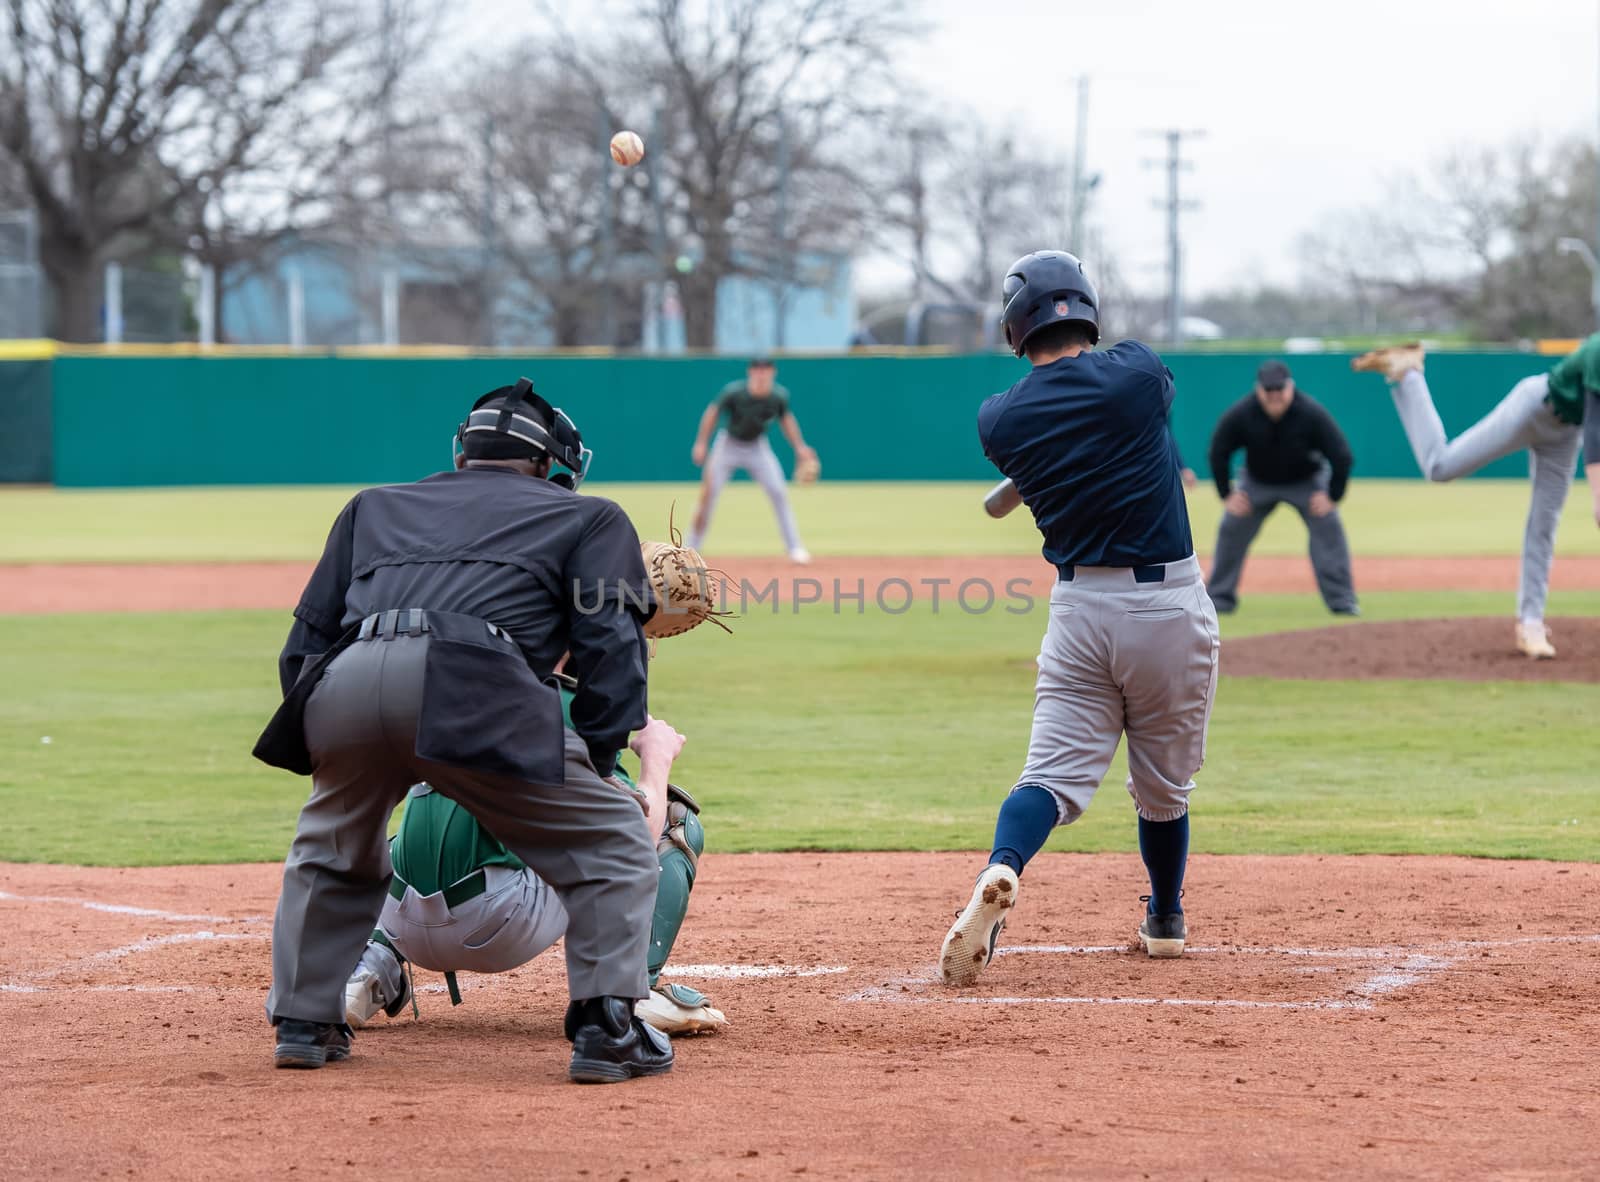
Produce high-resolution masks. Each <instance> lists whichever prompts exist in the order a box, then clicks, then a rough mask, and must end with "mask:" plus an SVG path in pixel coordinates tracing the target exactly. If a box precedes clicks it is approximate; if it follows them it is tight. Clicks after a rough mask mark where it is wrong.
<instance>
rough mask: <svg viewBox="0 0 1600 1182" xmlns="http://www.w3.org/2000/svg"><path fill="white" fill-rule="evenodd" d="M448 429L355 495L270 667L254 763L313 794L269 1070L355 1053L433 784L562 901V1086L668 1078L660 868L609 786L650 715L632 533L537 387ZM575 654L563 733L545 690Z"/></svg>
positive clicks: (286, 916)
mask: <svg viewBox="0 0 1600 1182" xmlns="http://www.w3.org/2000/svg"><path fill="white" fill-rule="evenodd" d="M456 439H457V443H458V454H457V456H456V464H455V470H454V471H451V472H443V473H439V474H438V475H435V476H430V477H428V478H427V479H425V480H421V481H418V482H417V483H415V484H401V485H391V486H386V487H380V488H371V489H367V490H365V491H364V492H360V493H358V494H356V496H355V498H354V499H352V500H351V501H350V503H349V504H347V505H346V506H345V507H344V510H343V512H341V513H340V514H339V517H338V520H336V521H335V522H334V525H333V530H332V532H331V533H330V534H329V536H328V542H327V547H326V549H325V550H324V551H323V555H322V559H321V561H320V562H319V563H318V564H317V567H316V570H315V571H314V572H313V573H312V575H311V580H310V582H309V583H308V584H307V585H306V589H305V592H304V594H303V595H302V596H301V598H300V603H299V606H297V607H296V608H295V611H294V617H295V619H294V625H293V627H292V628H291V630H290V632H289V639H288V643H287V644H285V646H284V649H283V655H282V657H281V659H280V661H279V673H280V678H281V680H282V684H283V691H284V703H283V706H282V707H281V708H280V709H279V711H278V713H277V714H276V715H275V716H274V718H273V720H272V722H271V723H270V724H269V725H268V727H267V730H266V731H265V733H263V735H262V736H261V739H260V741H259V742H258V743H257V745H256V755H257V756H258V757H259V758H261V759H263V760H264V761H266V762H267V763H270V764H272V765H274V766H276V767H283V768H287V769H289V770H291V771H296V772H300V773H301V774H309V775H310V776H311V778H312V786H311V796H310V799H309V800H308V801H307V802H306V804H305V807H304V809H303V810H302V811H301V814H300V822H299V829H298V831H297V832H296V834H295V839H294V844H293V846H292V847H291V848H290V851H289V856H288V859H287V860H286V862H285V864H284V870H283V893H282V895H281V897H280V898H279V901H278V913H277V918H276V920H275V922H274V925H273V933H272V991H271V993H270V995H269V996H268V998H267V1012H268V1014H269V1016H270V1017H271V1019H272V1023H273V1025H274V1026H275V1027H276V1028H277V1049H276V1053H275V1059H276V1062H277V1065H278V1066H280V1067H320V1066H322V1064H323V1063H324V1062H325V1061H327V1060H330V1059H334V1060H337V1059H343V1058H345V1057H346V1056H347V1055H348V1054H349V1047H350V1034H349V1030H348V1028H347V1027H345V1026H344V1025H343V1023H344V983H345V980H346V978H347V977H348V976H349V975H350V970H351V968H352V966H354V965H355V963H356V962H357V961H358V960H359V959H360V957H361V953H362V949H363V948H364V946H365V944H366V941H367V937H368V936H369V935H370V934H371V932H372V927H373V924H374V922H375V921H376V920H377V918H378V913H379V911H380V909H381V905H382V903H383V899H384V891H385V888H386V886H387V883H388V880H389V876H390V863H389V847H388V843H387V841H386V840H385V830H386V826H387V823H388V819H389V815H390V813H391V812H392V811H393V810H394V807H395V805H396V804H398V803H399V802H400V800H401V798H402V797H403V796H404V795H405V793H406V790H407V788H408V787H409V786H410V785H412V784H414V783H417V782H419V781H423V780H426V781H427V782H428V783H429V784H431V785H432V786H433V787H434V788H435V789H436V790H438V791H439V792H442V793H444V794H445V795H447V796H449V797H451V798H452V799H454V800H456V801H457V802H459V803H460V804H461V805H462V806H463V807H464V808H466V809H467V811H468V812H470V813H471V814H472V815H473V816H475V817H477V818H479V819H480V820H481V821H482V822H483V823H484V825H485V827H486V828H488V829H489V831H490V832H492V833H493V834H494V835H495V836H496V837H497V838H499V839H500V841H501V842H503V843H504V844H505V845H506V846H507V847H509V848H510V849H511V851H512V852H513V853H515V854H516V855H517V856H518V857H519V858H521V859H522V860H523V861H524V862H526V863H527V865H528V866H529V867H531V868H532V869H533V871H534V872H535V873H536V874H538V875H539V877H541V878H543V879H544V880H545V881H546V882H549V883H550V884H551V885H552V886H554V887H555V888H556V890H557V891H558V892H559V893H560V895H561V899H562V902H563V903H564V904H565V906H566V910H567V915H568V917H569V925H568V928H567V935H566V959H567V982H568V987H569V990H570V992H571V996H572V999H573V1000H572V1004H571V1006H570V1007H569V1009H568V1011H567V1022H566V1031H567V1036H568V1038H571V1039H573V1042H574V1046H573V1058H572V1065H571V1068H570V1075H571V1077H572V1078H573V1079H574V1080H578V1081H579V1082H610V1081H612V1080H621V1079H627V1078H629V1077H630V1076H635V1075H653V1074H659V1073H661V1072H664V1071H667V1070H669V1069H670V1068H671V1066H672V1048H671V1046H670V1044H668V1043H667V1041H666V1039H665V1038H664V1037H662V1036H661V1035H658V1034H656V1033H655V1031H653V1030H651V1029H650V1028H649V1027H647V1026H645V1025H644V1024H643V1023H642V1022H639V1021H638V1020H636V1019H635V1018H634V1017H633V1003H634V1001H635V1000H637V999H639V998H642V997H645V996H646V995H647V994H648V992H649V989H648V981H647V974H646V969H645V963H646V956H647V944H648V942H649V930H650V913H651V909H652V907H653V906H654V903H655V896H656V878H657V874H658V863H657V859H656V853H655V849H654V848H653V844H652V842H651V841H650V839H649V837H648V836H647V834H646V829H645V825H644V823H643V821H642V819H641V814H640V810H639V806H638V805H637V804H636V803H635V802H634V800H633V799H632V797H630V796H629V795H627V794H626V793H624V792H623V791H622V790H620V789H619V788H617V787H615V786H614V785H612V784H610V783H608V782H606V781H605V780H604V779H603V777H605V776H608V775H610V774H611V772H612V770H613V766H614V764H615V759H616V752H617V751H618V750H619V749H620V748H621V747H623V746H625V745H626V744H627V742H628V736H629V734H630V732H633V731H637V730H641V729H643V728H645V726H646V725H647V723H648V721H649V717H648V715H647V714H646V711H645V657H646V650H645V640H644V634H643V631H642V624H643V622H644V620H645V619H647V618H648V617H649V615H650V613H651V611H653V610H654V606H655V605H654V599H653V597H652V594H651V591H650V587H649V583H648V579H647V576H646V574H645V569H644V562H643V559H642V558H641V556H640V553H639V539H638V537H637V535H636V534H635V533H634V530H633V526H632V525H631V524H630V523H629V521H628V518H627V517H626V516H625V515H624V514H623V512H622V510H621V509H619V508H618V507H617V506H616V505H615V504H613V503H612V502H610V501H607V500H603V499H601V498H599V497H583V496H579V495H578V494H577V491H576V490H577V485H578V484H579V483H580V482H581V480H582V478H583V474H584V471H585V469H586V468H587V466H588V460H589V454H590V453H589V452H588V451H587V450H586V449H585V448H584V447H583V441H582V439H581V437H580V436H579V435H578V432H577V429H576V428H575V427H574V426H573V424H572V422H571V420H570V419H568V418H567V417H566V416H565V415H563V414H562V413H561V412H560V411H558V410H556V409H555V408H553V407H551V406H550V404H549V403H548V402H546V401H545V400H544V399H542V398H540V397H539V396H538V395H537V394H535V393H534V392H533V386H532V384H531V383H529V382H528V381H527V380H526V379H522V380H520V381H519V382H518V383H517V384H516V385H515V386H514V387H513V386H505V387H502V388H500V389H498V390H494V391H491V392H490V393H489V394H486V395H485V396H484V397H483V398H480V399H479V400H478V402H477V403H476V404H475V405H474V407H473V409H472V411H471V412H470V414H469V415H468V417H467V419H466V421H465V422H463V423H462V424H461V427H460V428H459V429H458V431H457V433H456ZM553 464H559V465H561V466H562V467H564V468H565V469H567V470H566V471H558V472H555V473H554V474H553V475H552V466H553ZM566 652H570V653H571V661H570V663H569V665H568V672H570V673H572V674H573V675H574V676H575V677H576V678H577V680H578V690H577V696H576V698H575V699H574V701H573V703H572V728H573V729H571V730H567V729H566V728H565V727H564V726H563V723H562V716H561V698H560V695H559V693H558V691H557V690H556V688H555V686H554V685H553V684H550V683H549V681H548V678H549V677H550V674H551V672H552V670H553V668H554V666H555V664H556V662H557V661H558V660H559V659H560V657H561V655H562V654H563V653H566ZM466 886H467V884H466V883H465V882H464V883H457V884H454V886H453V887H447V888H446V890H445V891H444V895H445V899H446V901H447V902H448V900H449V896H450V891H451V889H455V888H463V889H464V888H465V887H466Z"/></svg>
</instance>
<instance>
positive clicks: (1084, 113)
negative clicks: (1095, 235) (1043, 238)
mask: <svg viewBox="0 0 1600 1182" xmlns="http://www.w3.org/2000/svg"><path fill="white" fill-rule="evenodd" d="M1088 142H1089V75H1087V74H1079V75H1078V140H1077V143H1076V144H1074V145H1073V149H1072V211H1071V218H1072V221H1071V224H1070V225H1069V226H1068V230H1067V249H1068V250H1070V251H1071V252H1072V253H1073V254H1075V255H1077V256H1078V257H1079V258H1080V259H1081V258H1083V257H1084V250H1083V214H1084V209H1085V207H1086V206H1087V205H1088V203H1089V182H1088V178H1087V177H1085V176H1084V164H1085V158H1086V155H1087V150H1088Z"/></svg>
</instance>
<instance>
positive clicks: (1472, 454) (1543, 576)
mask: <svg viewBox="0 0 1600 1182" xmlns="http://www.w3.org/2000/svg"><path fill="white" fill-rule="evenodd" d="M1549 389H1550V381H1549V375H1548V374H1542V373H1541V374H1535V375H1533V376H1532V377H1529V378H1523V379H1522V381H1520V382H1518V383H1517V384H1516V385H1515V386H1513V387H1511V393H1509V394H1507V395H1506V396H1505V398H1503V399H1502V400H1501V401H1500V404H1499V405H1498V406H1496V407H1495V408H1494V409H1493V410H1491V411H1490V412H1489V413H1488V414H1486V415H1485V416H1484V417H1483V418H1481V419H1479V420H1478V421H1477V422H1476V423H1474V424H1473V425H1472V426H1470V427H1468V428H1467V429H1466V430H1465V431H1463V432H1462V433H1461V434H1460V435H1458V436H1456V437H1455V438H1454V439H1450V438H1449V437H1448V436H1446V435H1445V433H1444V424H1443V423H1442V422H1441V421H1440V420H1439V412H1438V410H1437V409H1435V407H1434V405H1433V397H1432V395H1431V394H1429V392H1428V383H1427V380H1426V379H1425V378H1423V376H1422V374H1420V373H1418V372H1417V371H1416V370H1412V371H1410V372H1409V373H1407V374H1406V375H1405V376H1404V377H1403V378H1401V379H1400V381H1398V382H1397V383H1395V385H1394V386H1392V387H1391V392H1392V393H1393V395H1394V405H1395V409H1396V410H1398V411H1399V412H1400V423H1401V425H1402V426H1403V427H1405V431H1406V439H1407V440H1408V441H1409V442H1410V444H1411V451H1412V453H1413V454H1415V456H1416V457H1417V466H1418V467H1419V468H1421V469H1422V474H1423V475H1424V476H1426V477H1427V478H1428V479H1429V480H1436V481H1445V480H1454V479H1456V478H1457V477H1458V476H1467V475H1469V474H1471V473H1473V472H1476V471H1477V470H1478V469H1479V468H1482V467H1483V466H1484V465H1486V464H1488V463H1491V462H1492V461H1494V460H1498V459H1499V458H1500V457H1501V456H1508V455H1510V454H1511V453H1512V452H1515V451H1522V450H1523V449H1524V448H1526V449H1527V452H1528V478H1529V480H1530V481H1531V482H1532V484H1533V499H1532V501H1531V502H1530V503H1529V505H1528V523H1527V526H1526V527H1525V528H1524V530H1523V534H1522V575H1521V578H1520V579H1519V581H1518V584H1517V616H1518V618H1519V619H1521V620H1522V621H1523V622H1524V623H1530V624H1531V623H1539V622H1542V621H1543V620H1544V605H1545V600H1546V599H1547V598H1548V597H1549V594H1550V564H1551V563H1552V562H1553V561H1554V560H1555V553H1556V526H1557V525H1558V524H1559V523H1560V521H1561V509H1562V506H1563V505H1565V504H1566V503H1567V494H1568V493H1569V492H1571V491H1572V472H1573V467H1574V465H1575V464H1576V463H1577V460H1578V447H1579V445H1580V443H1581V442H1582V437H1583V428H1582V427H1581V426H1577V425H1575V424H1572V423H1563V422H1562V421H1561V420H1560V419H1558V418H1556V415H1555V412H1554V411H1553V410H1551V409H1550V407H1549V405H1548V404H1547V403H1546V402H1545V400H1544V399H1545V395H1546V394H1547V393H1548V392H1549Z"/></svg>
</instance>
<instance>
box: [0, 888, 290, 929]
mask: <svg viewBox="0 0 1600 1182" xmlns="http://www.w3.org/2000/svg"><path fill="white" fill-rule="evenodd" d="M0 899H6V900H10V901H11V902H14V903H61V904H65V905H67V906H71V907H82V908H84V909H85V910H87V911H105V912H108V913H109V914H111V915H138V916H142V917H143V918H146V919H164V920H167V921H168V922H170V923H259V922H261V921H262V920H264V919H266V918H267V917H266V916H264V915H243V916H228V915H180V914H178V913H177V912H174V911H157V910H156V909H155V908H153V907H129V906H126V905H125V904H122V903H97V902H95V901H94V900H93V899H73V898H70V897H67V896H64V895H13V894H12V893H11V892H10V891H0Z"/></svg>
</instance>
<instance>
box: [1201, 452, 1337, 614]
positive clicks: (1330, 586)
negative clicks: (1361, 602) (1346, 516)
mask: <svg viewBox="0 0 1600 1182" xmlns="http://www.w3.org/2000/svg"><path fill="white" fill-rule="evenodd" d="M1238 487H1239V489H1240V491H1242V492H1243V493H1244V495H1245V496H1247V497H1249V498H1250V512H1249V513H1248V514H1247V515H1245V516H1244V517H1235V516H1234V515H1233V514H1232V513H1229V512H1227V511H1226V510H1224V511H1223V514H1222V523H1221V525H1219V526H1218V527H1217V549H1216V553H1215V554H1213V555H1212V556H1211V577H1210V579H1208V580H1207V581H1206V592H1207V594H1209V595H1210V596H1211V602H1212V603H1214V604H1216V607H1217V610H1218V611H1219V612H1231V611H1232V610H1233V609H1234V608H1236V607H1238V606H1239V594H1238V592H1239V576H1240V574H1242V573H1243V571H1244V560H1245V556H1246V555H1247V554H1249V552H1250V543H1251V542H1253V541H1255V539H1256V534H1258V533H1260V532H1261V526H1262V524H1263V523H1264V522H1265V521H1266V520H1267V518H1268V517H1270V516H1271V515H1272V511H1273V510H1274V509H1276V508H1277V507H1278V505H1279V504H1280V503H1283V504H1289V505H1292V506H1294V509H1295V511H1296V512H1297V513H1299V514H1300V519H1301V520H1302V521H1304V522H1305V523H1306V533H1307V535H1309V537H1310V539H1311V569H1312V571H1313V572H1315V574H1316V576H1317V590H1318V591H1320V592H1321V593H1322V602H1323V603H1325V604H1327V605H1328V610H1329V611H1333V612H1351V611H1354V610H1356V606H1357V604H1356V589H1355V582H1354V580H1353V579H1352V577H1351V574H1350V544H1349V542H1347V541H1346V540H1345V536H1344V522H1343V521H1341V520H1340V519H1339V510H1338V508H1337V507H1336V508H1335V509H1334V510H1333V512H1332V513H1329V514H1328V515H1327V516H1326V517H1315V516H1313V515H1312V513H1311V494H1312V493H1315V492H1327V491H1328V478H1327V475H1326V473H1324V474H1322V475H1320V476H1313V477H1309V478H1307V479H1305V480H1301V481H1296V482H1295V483H1294V484H1263V483H1262V482H1261V481H1258V480H1254V479H1252V478H1251V476H1250V473H1249V472H1241V473H1240V474H1239V481H1238Z"/></svg>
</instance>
